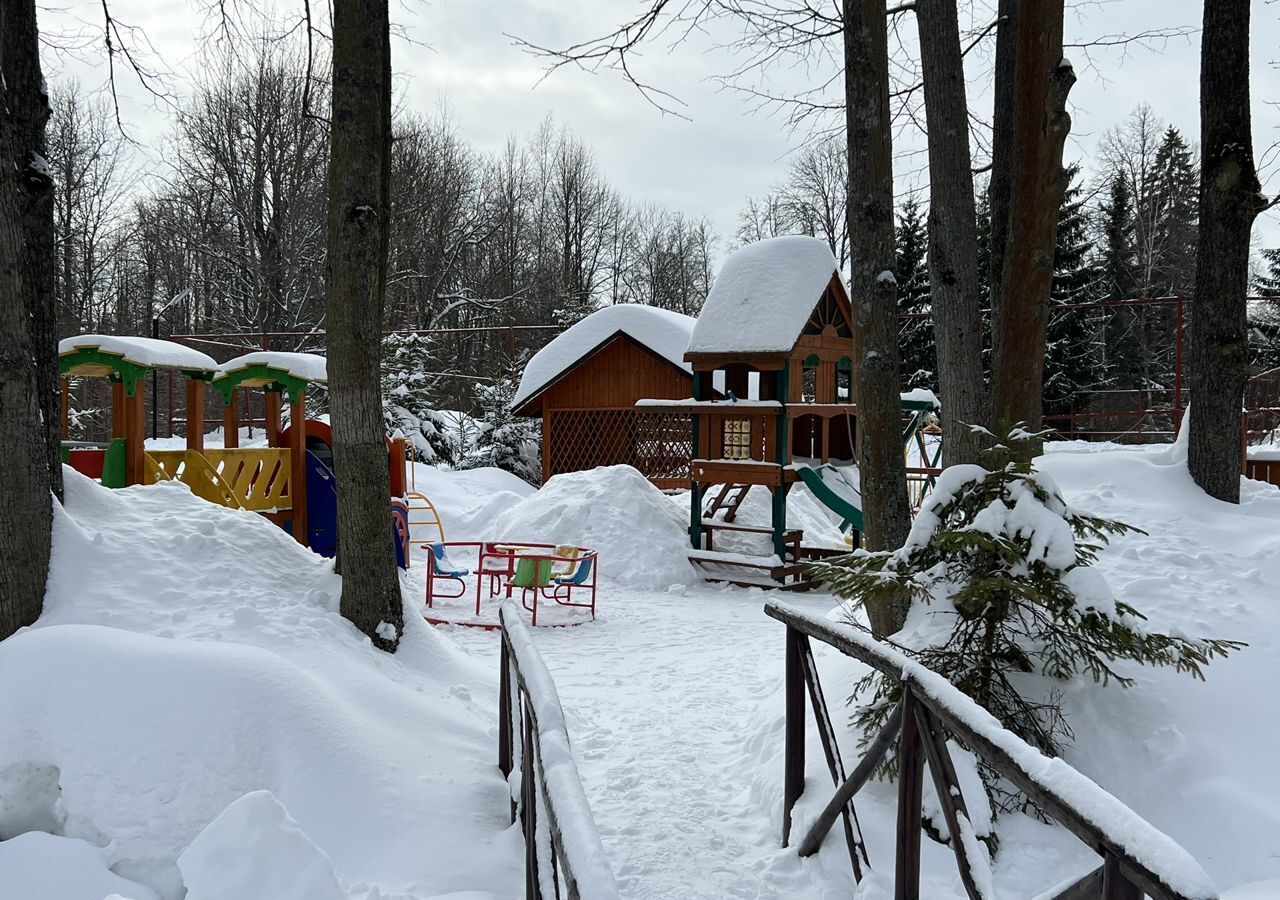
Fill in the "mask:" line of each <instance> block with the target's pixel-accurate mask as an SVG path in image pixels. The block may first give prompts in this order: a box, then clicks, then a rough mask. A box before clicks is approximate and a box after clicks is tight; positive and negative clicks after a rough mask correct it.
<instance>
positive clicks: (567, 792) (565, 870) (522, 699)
mask: <svg viewBox="0 0 1280 900" xmlns="http://www.w3.org/2000/svg"><path fill="white" fill-rule="evenodd" d="M519 609H520V607H519V604H517V603H515V602H514V601H511V600H508V601H506V602H505V603H503V604H502V606H501V607H500V608H499V610H498V618H499V620H500V621H501V622H502V673H501V682H500V692H499V699H498V718H499V722H498V767H499V768H500V769H501V770H502V774H503V775H505V776H506V777H507V783H508V784H509V785H511V821H512V822H515V821H516V820H517V819H519V820H520V823H521V826H522V829H523V831H524V843H525V898H526V900H551V898H553V897H554V898H559V897H560V896H561V887H562V886H563V887H564V889H565V892H566V894H565V896H567V897H568V900H579V898H582V900H618V888H617V885H616V884H615V883H614V880H613V872H612V871H611V870H610V868H609V861H608V859H607V858H606V857H605V853H604V847H603V845H602V844H601V843H600V836H599V834H598V833H597V832H596V826H595V819H594V818H593V817H592V815H591V807H590V805H589V804H588V803H587V795H586V793H585V792H584V791H583V789H582V782H581V780H579V778H578V769H577V766H576V765H575V764H574V761H573V751H572V750H571V749H570V747H569V732H568V730H567V729H566V728H565V723H564V711H563V710H562V709H561V707H560V697H559V695H558V694H557V693H556V685H555V682H554V681H553V680H552V678H551V673H550V672H549V671H548V670H547V666H546V663H544V662H543V661H542V656H541V655H540V654H539V653H538V648H537V647H536V646H534V643H533V635H532V634H531V633H530V630H529V627H528V626H527V625H525V624H524V620H523V619H522V618H521V617H520V613H519ZM517 734H518V735H519V741H518V743H517V740H516V735H517ZM517 751H518V753H517ZM517 768H518V770H519V776H518V778H515V779H513V778H512V777H511V775H512V773H513V772H515V771H516V770H517Z"/></svg>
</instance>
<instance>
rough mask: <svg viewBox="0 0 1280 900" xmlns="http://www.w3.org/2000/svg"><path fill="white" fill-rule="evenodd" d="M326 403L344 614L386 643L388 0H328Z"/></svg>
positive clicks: (396, 604) (396, 593)
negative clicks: (381, 374) (383, 360)
mask: <svg viewBox="0 0 1280 900" xmlns="http://www.w3.org/2000/svg"><path fill="white" fill-rule="evenodd" d="M329 135H330V137H329V141H330V143H329V252H328V257H327V260H326V269H327V273H328V283H327V288H328V330H327V340H328V350H329V410H330V417H331V421H332V424H333V461H334V469H335V474H336V476H337V488H338V553H339V563H340V566H341V571H342V602H341V609H342V614H343V615H344V616H346V617H347V618H348V619H350V620H351V621H352V622H353V623H355V625H356V627H357V628H359V629H360V630H361V631H363V632H364V633H365V634H367V635H368V636H369V638H370V639H371V640H372V641H373V643H374V645H375V646H377V647H380V648H382V649H384V650H390V651H392V652H394V651H395V649H396V647H397V645H398V644H399V640H400V634H401V632H403V631H404V603H403V600H402V598H401V596H400V581H399V577H398V576H397V574H396V558H395V548H394V546H393V544H392V537H391V526H390V512H389V508H388V497H389V496H390V493H391V490H390V481H389V478H388V473H387V449H386V443H385V435H384V432H383V420H382V403H381V394H380V391H379V383H378V371H379V362H380V354H381V337H382V318H383V304H384V301H385V297H386V288H387V237H388V226H389V224H390V218H391V197H390V184H389V182H390V176H391V38H390V22H389V16H388V9H387V0H335V2H334V4H333V103H332V113H331V126H330V132H329Z"/></svg>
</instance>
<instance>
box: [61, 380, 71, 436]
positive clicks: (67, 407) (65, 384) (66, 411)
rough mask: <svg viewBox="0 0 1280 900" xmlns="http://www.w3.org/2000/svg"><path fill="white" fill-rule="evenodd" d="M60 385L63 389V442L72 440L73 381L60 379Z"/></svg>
mask: <svg viewBox="0 0 1280 900" xmlns="http://www.w3.org/2000/svg"><path fill="white" fill-rule="evenodd" d="M58 384H59V386H61V388H62V425H61V426H60V427H61V431H60V434H61V435H62V440H64V441H67V440H70V439H71V379H70V378H59V379H58Z"/></svg>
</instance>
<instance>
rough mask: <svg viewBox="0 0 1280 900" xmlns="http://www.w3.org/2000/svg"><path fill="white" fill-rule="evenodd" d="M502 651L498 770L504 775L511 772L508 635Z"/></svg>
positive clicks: (506, 775) (499, 684) (499, 691)
mask: <svg viewBox="0 0 1280 900" xmlns="http://www.w3.org/2000/svg"><path fill="white" fill-rule="evenodd" d="M501 644H502V652H501V656H500V661H499V664H498V666H499V668H498V770H499V771H500V772H502V777H503V778H506V777H508V776H509V775H510V774H511V769H512V759H511V756H512V752H511V744H512V741H511V737H512V735H511V731H512V728H511V651H510V650H509V649H507V641H506V637H505V636H504V637H503V640H502V642H501Z"/></svg>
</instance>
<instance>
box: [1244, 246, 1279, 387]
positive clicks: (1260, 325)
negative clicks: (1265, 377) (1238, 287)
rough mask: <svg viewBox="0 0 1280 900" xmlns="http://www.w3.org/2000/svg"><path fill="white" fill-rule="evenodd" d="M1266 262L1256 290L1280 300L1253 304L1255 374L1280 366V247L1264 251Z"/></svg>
mask: <svg viewBox="0 0 1280 900" xmlns="http://www.w3.org/2000/svg"><path fill="white" fill-rule="evenodd" d="M1262 262H1263V265H1264V266H1265V268H1264V269H1263V270H1262V271H1261V272H1259V273H1258V274H1257V276H1256V277H1255V278H1254V290H1255V291H1256V292H1257V295H1258V296H1259V297H1275V298H1277V299H1276V300H1267V301H1263V302H1255V303H1250V304H1249V370H1250V372H1251V373H1253V374H1255V375H1256V374H1257V373H1259V372H1266V371H1268V370H1270V369H1274V368H1276V367H1280V247H1277V248H1275V249H1272V250H1263V251H1262Z"/></svg>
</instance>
